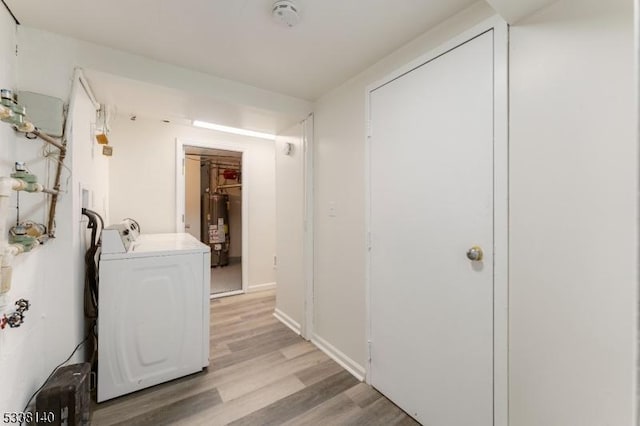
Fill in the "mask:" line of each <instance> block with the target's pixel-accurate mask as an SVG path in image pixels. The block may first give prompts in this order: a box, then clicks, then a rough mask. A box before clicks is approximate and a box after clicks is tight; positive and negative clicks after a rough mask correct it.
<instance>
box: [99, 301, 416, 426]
mask: <svg viewBox="0 0 640 426" xmlns="http://www.w3.org/2000/svg"><path fill="white" fill-rule="evenodd" d="M274 305H275V292H274V291H265V292H260V293H251V294H246V295H240V296H232V297H227V298H223V299H215V300H213V301H212V302H211V362H210V365H209V368H208V369H207V370H206V371H203V372H202V373H197V374H193V375H191V376H187V377H183V378H180V379H177V380H174V381H172V382H169V383H164V384H161V385H158V386H154V387H152V388H148V389H144V390H142V391H139V392H136V393H133V394H129V395H125V396H122V397H120V398H116V399H114V400H111V401H107V402H103V403H101V404H95V403H94V405H93V414H92V423H91V424H92V425H96V426H102V425H208V426H210V425H233V426H245V425H246V426H253V425H385V426H386V425H416V424H418V423H416V422H415V421H414V420H413V419H411V418H410V417H409V416H407V414H405V413H404V412H403V411H402V410H400V409H399V408H398V407H396V406H395V405H394V404H393V403H391V402H390V401H389V400H387V399H386V398H385V397H384V396H382V395H381V394H380V393H378V392H377V391H376V390H375V389H373V388H371V387H370V386H368V385H367V384H365V383H361V382H359V381H358V380H356V379H355V378H354V377H353V376H352V375H351V374H349V373H348V372H347V371H345V370H344V369H342V368H341V367H340V366H339V365H338V364H336V363H335V362H334V361H333V360H331V359H330V358H329V357H327V356H326V355H325V354H324V353H322V352H321V351H320V350H318V349H317V348H316V347H315V346H314V345H312V344H311V343H309V342H306V341H305V340H303V339H302V338H300V337H299V336H297V335H296V334H295V333H293V332H292V331H291V330H289V329H288V328H287V327H285V326H284V325H283V324H281V323H280V322H279V321H278V320H277V319H275V318H274V317H273V315H272V314H273V310H274Z"/></svg>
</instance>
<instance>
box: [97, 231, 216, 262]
mask: <svg viewBox="0 0 640 426" xmlns="http://www.w3.org/2000/svg"><path fill="white" fill-rule="evenodd" d="M210 251H211V248H210V247H209V246H208V245H206V244H203V243H201V242H200V241H198V240H197V239H196V238H194V237H193V236H192V235H191V234H186V233H171V234H141V235H140V236H139V237H138V238H137V240H136V241H135V242H134V243H133V244H131V247H130V248H129V251H128V252H127V253H113V254H111V253H109V254H106V253H103V254H102V255H101V257H100V259H101V260H112V259H130V258H136V257H150V256H174V255H179V254H191V253H209V252H210Z"/></svg>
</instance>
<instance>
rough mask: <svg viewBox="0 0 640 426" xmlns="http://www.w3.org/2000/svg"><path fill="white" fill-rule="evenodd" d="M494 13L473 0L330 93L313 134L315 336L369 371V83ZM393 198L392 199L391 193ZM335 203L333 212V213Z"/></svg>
mask: <svg viewBox="0 0 640 426" xmlns="http://www.w3.org/2000/svg"><path fill="white" fill-rule="evenodd" d="M491 15H493V11H492V10H491V9H490V8H489V7H488V6H487V5H486V3H484V2H478V3H475V4H474V5H473V6H472V7H470V8H469V9H467V10H465V11H463V12H462V13H460V14H458V15H456V16H455V17H453V18H451V19H450V20H448V21H446V22H444V23H443V24H441V25H439V26H438V27H436V28H435V29H433V30H431V31H429V32H427V33H425V34H424V35H422V36H420V37H418V38H417V39H415V40H414V41H412V42H410V43H409V44H407V45H406V46H404V47H403V48H401V49H400V50H398V51H396V52H395V53H393V54H392V55H390V56H388V57H387V58H385V59H383V60H382V61H380V62H379V63H377V64H376V65H374V66H372V67H371V68H369V69H367V70H365V71H364V72H363V73H361V74H360V75H358V76H357V77H355V78H353V79H351V80H350V81H348V82H346V83H345V84H344V85H342V86H340V87H338V88H336V89H334V90H333V91H331V92H330V93H328V94H326V95H325V96H323V97H322V98H320V99H319V101H318V102H317V104H316V108H315V113H314V114H315V120H314V123H315V133H314V145H315V150H314V170H315V176H314V179H315V181H314V190H315V194H314V197H315V198H314V202H315V208H314V217H315V220H314V226H315V229H314V235H315V245H314V257H315V265H314V271H315V272H314V303H315V306H314V309H315V312H314V326H315V334H317V335H318V336H319V337H320V338H322V339H324V340H325V341H327V342H329V343H330V344H331V345H333V346H335V347H336V348H337V349H338V350H339V351H341V352H342V353H343V354H344V355H346V357H348V358H350V359H351V360H352V361H353V363H355V364H359V365H360V366H361V367H362V368H360V370H362V371H364V367H363V366H364V365H365V318H366V312H365V226H364V218H365V197H364V196H365V180H364V179H365V171H364V170H365V169H364V161H365V151H364V147H365V145H364V142H365V89H366V87H367V85H369V84H371V83H373V82H375V81H377V80H379V79H380V78H382V77H384V76H385V75H386V74H388V73H390V72H391V71H393V70H395V69H396V68H399V67H401V66H403V65H404V64H406V63H407V62H409V61H411V60H413V59H415V58H416V57H418V56H420V55H422V54H424V53H425V52H427V51H429V50H430V49H433V48H435V47H437V46H439V45H440V44H442V43H444V42H445V41H447V40H448V39H450V38H451V37H453V36H454V35H457V34H459V33H461V32H463V31H464V30H466V29H468V28H469V27H471V26H473V25H474V24H476V23H479V22H481V21H482V20H483V19H485V18H488V17H490V16H491ZM389 201H390V202H393V197H392V195H390V199H389ZM330 206H333V208H334V209H335V213H333V214H334V215H335V216H334V217H332V216H330V215H329V208H330Z"/></svg>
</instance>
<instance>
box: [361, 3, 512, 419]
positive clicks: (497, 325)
mask: <svg viewBox="0 0 640 426" xmlns="http://www.w3.org/2000/svg"><path fill="white" fill-rule="evenodd" d="M491 30H493V34H494V182H493V185H494V200H493V209H494V217H493V220H494V265H493V267H494V312H493V313H494V341H493V354H494V361H493V367H494V370H493V383H494V391H493V401H494V403H493V404H494V420H493V422H494V423H493V424H494V426H507V425H508V424H509V359H508V353H509V340H508V337H509V335H508V333H509V276H508V271H509V250H508V248H509V234H508V232H509V149H508V148H509V115H508V106H509V97H508V87H509V85H508V66H509V62H508V54H509V50H508V47H509V27H508V25H507V23H506V22H505V21H504V20H503V19H502V18H500V17H498V16H495V17H492V18H490V19H488V20H486V21H484V22H482V23H480V24H478V25H476V26H475V27H473V28H471V29H470V30H468V31H465V32H464V33H462V34H460V35H459V36H457V37H454V38H453V39H451V40H449V41H448V42H446V43H444V44H443V45H441V46H439V47H438V48H436V49H434V50H432V51H430V52H428V53H427V54H425V55H423V56H420V57H419V58H417V59H416V60H414V61H412V62H410V63H408V64H407V65H405V66H403V67H401V68H399V69H397V70H396V71H394V72H392V73H391V74H389V75H387V76H386V77H384V78H383V79H381V80H379V81H377V82H376V83H374V84H371V85H369V86H367V89H366V95H365V109H366V116H365V117H366V123H365V124H366V128H367V132H366V140H365V188H366V189H365V226H366V229H367V232H366V241H364V247H365V251H366V256H365V257H366V263H365V265H366V266H365V267H366V270H365V280H366V285H365V290H366V296H365V297H366V312H367V318H366V319H367V321H366V323H367V326H366V341H365V345H366V347H365V350H366V354H367V362H366V370H367V374H366V381H367V382H368V383H370V371H371V358H370V350H369V343H370V339H371V251H370V235H371V233H370V230H371V147H370V128H371V126H370V107H371V92H373V91H374V90H375V89H377V88H379V87H380V86H383V85H385V84H387V83H389V82H391V81H393V80H395V79H397V78H398V77H401V76H402V75H404V74H406V73H408V72H410V71H412V70H413V69H415V68H417V67H419V66H420V65H422V64H424V63H425V62H428V61H430V60H432V59H435V58H437V57H438V56H440V55H443V54H445V53H447V52H448V51H450V50H452V49H454V48H456V47H457V46H459V45H461V44H463V43H465V42H466V41H468V40H471V39H473V38H475V37H477V36H479V35H480V34H483V33H485V32H487V31H491Z"/></svg>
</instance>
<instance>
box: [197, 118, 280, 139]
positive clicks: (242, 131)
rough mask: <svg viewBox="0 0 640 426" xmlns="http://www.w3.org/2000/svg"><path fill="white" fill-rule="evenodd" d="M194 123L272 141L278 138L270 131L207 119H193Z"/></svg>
mask: <svg viewBox="0 0 640 426" xmlns="http://www.w3.org/2000/svg"><path fill="white" fill-rule="evenodd" d="M193 125H194V126H195V127H201V128H203V129H210V130H217V131H219V132H226V133H233V134H235V135H243V136H251V137H254V138H262V139H269V140H272V141H274V140H276V135H272V134H269V133H261V132H254V131H253V130H245V129H239V128H237V127H228V126H221V125H220V124H214V123H207V122H206V121H200V120H193Z"/></svg>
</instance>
